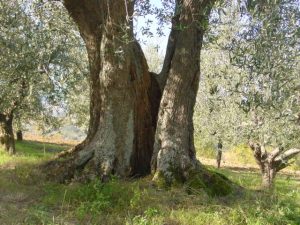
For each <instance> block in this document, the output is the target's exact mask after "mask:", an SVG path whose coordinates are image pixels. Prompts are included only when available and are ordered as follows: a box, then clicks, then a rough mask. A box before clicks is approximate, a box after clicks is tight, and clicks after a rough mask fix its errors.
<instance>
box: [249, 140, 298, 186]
mask: <svg viewBox="0 0 300 225" xmlns="http://www.w3.org/2000/svg"><path fill="white" fill-rule="evenodd" d="M249 146H250V148H251V150H252V151H253V155H254V158H255V160H256V163H257V164H258V166H259V168H260V171H261V175H262V188H263V189H271V188H272V187H273V185H274V179H275V176H276V174H277V172H278V171H280V170H282V169H284V168H285V167H287V166H288V165H289V162H288V161H289V160H290V159H292V158H294V157H295V156H297V155H298V154H299V153H300V149H297V148H292V149H288V150H286V149H284V148H283V147H277V148H275V149H274V150H273V151H272V152H267V151H266V150H265V148H264V146H263V145H261V144H259V143H256V142H250V143H249Z"/></svg>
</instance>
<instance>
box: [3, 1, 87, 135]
mask: <svg viewBox="0 0 300 225" xmlns="http://www.w3.org/2000/svg"><path fill="white" fill-rule="evenodd" d="M0 12H1V16H0V24H1V30H0V47H1V50H2V54H1V56H0V68H1V71H2V72H1V76H0V100H1V101H0V113H2V114H4V115H5V114H8V113H11V112H13V113H14V118H15V119H16V127H17V128H18V129H23V126H24V124H27V123H28V121H30V120H32V119H33V118H34V120H35V121H36V122H39V125H41V127H44V128H46V127H49V126H50V125H51V126H56V125H57V123H58V122H59V121H60V119H59V117H58V116H61V115H62V114H63V113H65V112H64V111H68V107H67V105H66V104H67V101H66V98H67V94H68V93H69V92H70V93H71V92H72V93H73V94H75V95H76V93H77V94H78V93H79V91H80V92H82V90H78V89H75V86H76V84H77V85H78V83H81V81H82V80H84V79H85V76H86V71H87V57H86V54H85V50H84V47H83V43H82V40H81V39H80V36H79V32H78V31H77V29H76V27H75V26H74V24H73V23H72V22H71V20H70V18H69V16H68V14H67V13H66V10H65V9H64V8H63V7H62V5H59V4H44V5H43V7H41V5H40V2H39V1H26V0H25V1H22V0H13V1H9V2H7V1H2V2H1V3H0ZM87 93H88V91H87Z"/></svg>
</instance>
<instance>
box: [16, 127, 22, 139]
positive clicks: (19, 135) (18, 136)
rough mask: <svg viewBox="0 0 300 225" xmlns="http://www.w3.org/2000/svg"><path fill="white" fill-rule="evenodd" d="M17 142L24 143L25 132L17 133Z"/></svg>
mask: <svg viewBox="0 0 300 225" xmlns="http://www.w3.org/2000/svg"><path fill="white" fill-rule="evenodd" d="M16 136H17V141H23V132H22V131H21V130H18V131H17V133H16Z"/></svg>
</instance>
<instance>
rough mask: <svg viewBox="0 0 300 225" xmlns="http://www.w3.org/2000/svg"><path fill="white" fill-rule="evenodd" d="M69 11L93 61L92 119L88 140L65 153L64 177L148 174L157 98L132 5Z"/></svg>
mask: <svg viewBox="0 0 300 225" xmlns="http://www.w3.org/2000/svg"><path fill="white" fill-rule="evenodd" d="M65 6H66V8H67V9H68V11H69V12H70V15H71V16H72V18H73V19H74V21H75V22H76V23H77V25H78V27H79V30H80V33H81V36H82V37H83V39H84V41H85V44H86V48H87V52H88V56H89V63H90V90H91V94H90V97H91V105H90V111H91V113H90V117H91V118H90V125H89V132H88V136H87V138H86V140H85V141H84V142H83V143H81V144H80V145H79V146H77V147H76V148H75V149H73V150H71V152H72V154H67V156H68V159H67V160H66V161H65V162H64V163H65V164H64V165H62V166H63V168H64V170H65V171H64V172H63V173H62V174H63V176H66V177H67V178H71V177H73V176H74V173H75V171H76V170H77V171H78V170H82V169H83V170H84V172H88V173H89V174H90V173H91V174H97V175H100V176H102V177H103V179H105V178H106V177H107V176H109V175H110V174H116V175H118V176H120V177H126V176H133V175H134V176H140V175H145V174H147V173H149V172H150V161H151V156H152V151H153V143H154V132H155V125H154V124H155V123H154V120H155V119H154V117H155V115H156V114H157V112H155V109H156V108H158V107H157V106H156V107H155V105H156V104H157V101H155V100H153V101H152V100H151V98H152V97H154V98H155V97H157V95H159V94H157V93H156V91H157V87H155V86H157V82H156V81H155V80H154V79H153V78H152V77H151V75H150V73H149V72H148V65H147V62H146V60H145V57H144V54H143V52H142V50H141V48H140V46H139V44H138V43H137V41H136V40H135V39H134V36H133V26H132V21H131V20H129V18H130V16H131V15H132V13H133V7H134V5H133V2H132V1H128V2H127V3H126V4H125V2H124V1H91V0H90V1H89V0H84V1H82V0H80V1H79V0H77V1H73V0H72V1H71V0H69V1H65ZM158 90H159V89H158ZM156 110H157V109H156ZM87 170H89V171H87Z"/></svg>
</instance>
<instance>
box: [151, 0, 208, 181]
mask: <svg viewBox="0 0 300 225" xmlns="http://www.w3.org/2000/svg"><path fill="white" fill-rule="evenodd" d="M212 3H213V1H202V2H199V1H191V0H182V1H177V8H178V9H179V10H178V14H177V15H175V18H174V20H173V26H172V32H171V37H170V39H169V41H171V42H172V43H170V42H169V45H168V47H169V49H170V50H169V54H168V53H167V56H166V60H165V65H164V68H163V69H164V72H163V73H164V74H165V73H167V75H165V76H166V77H167V79H166V84H165V86H164V90H163V94H162V99H161V103H160V109H159V114H158V122H157V130H156V135H155V145H154V154H153V157H152V170H153V172H154V173H155V176H154V180H155V179H159V178H160V177H163V178H164V179H165V180H166V182H167V183H172V182H175V181H180V182H182V181H183V182H184V181H185V180H186V179H188V177H189V171H194V170H195V169H196V168H198V166H199V162H198V161H197V159H196V154H195V147H194V127H193V110H194V105H195V101H196V95H197V91H198V83H199V76H200V51H201V47H202V40H203V34H204V30H205V27H204V26H205V25H204V24H205V23H206V22H207V19H208V15H209V12H210V9H211V7H212ZM161 84H162V85H163V82H161Z"/></svg>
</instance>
